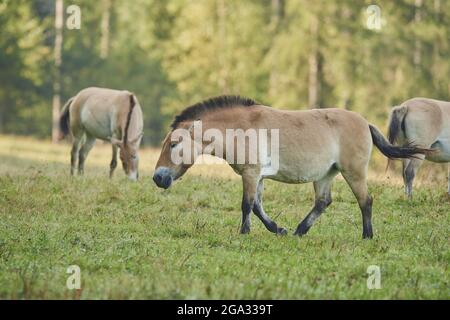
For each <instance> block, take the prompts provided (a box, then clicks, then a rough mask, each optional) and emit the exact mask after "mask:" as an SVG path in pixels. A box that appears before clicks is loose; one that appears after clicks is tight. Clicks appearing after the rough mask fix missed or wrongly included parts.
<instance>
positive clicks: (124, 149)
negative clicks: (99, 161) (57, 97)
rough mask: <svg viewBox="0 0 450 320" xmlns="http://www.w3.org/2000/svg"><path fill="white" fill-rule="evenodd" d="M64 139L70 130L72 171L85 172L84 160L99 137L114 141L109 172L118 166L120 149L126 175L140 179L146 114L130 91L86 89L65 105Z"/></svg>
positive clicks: (133, 178)
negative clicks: (143, 114)
mask: <svg viewBox="0 0 450 320" xmlns="http://www.w3.org/2000/svg"><path fill="white" fill-rule="evenodd" d="M59 124H60V130H61V133H62V136H61V138H63V137H64V136H66V135H67V134H68V133H69V131H70V132H71V133H72V136H73V146H72V151H71V171H70V172H71V174H72V175H73V174H74V173H75V168H76V165H77V160H78V173H79V174H83V171H84V162H85V160H86V157H87V155H88V153H89V151H90V150H91V149H92V147H93V146H94V143H95V139H101V140H105V141H110V142H111V143H112V160H111V164H110V172H109V175H110V177H112V175H113V173H114V170H115V168H116V167H117V149H118V148H119V149H120V160H121V161H122V166H123V169H124V171H125V174H126V175H127V176H128V178H129V179H130V180H133V181H136V180H137V179H138V176H139V173H138V165H139V155H138V151H139V145H140V143H141V140H142V136H143V127H144V124H143V117H142V110H141V107H140V105H139V101H138V100H137V98H136V96H135V95H134V94H133V93H131V92H128V91H119V90H112V89H104V88H86V89H83V90H81V91H80V92H79V93H78V94H77V95H76V96H75V97H72V98H71V99H69V101H68V102H67V103H66V104H65V105H64V107H63V109H62V113H61V118H60V122H59Z"/></svg>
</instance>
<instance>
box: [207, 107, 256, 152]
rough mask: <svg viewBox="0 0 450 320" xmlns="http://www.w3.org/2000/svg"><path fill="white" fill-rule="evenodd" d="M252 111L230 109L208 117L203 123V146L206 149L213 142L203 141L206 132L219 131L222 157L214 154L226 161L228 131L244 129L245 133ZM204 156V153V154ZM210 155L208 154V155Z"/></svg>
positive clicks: (215, 112) (216, 112)
mask: <svg viewBox="0 0 450 320" xmlns="http://www.w3.org/2000/svg"><path fill="white" fill-rule="evenodd" d="M249 115H250V111H249V110H246V109H244V108H229V109H224V110H219V111H214V113H211V114H208V115H206V116H205V117H204V118H203V119H200V120H201V121H202V146H203V150H204V149H205V147H207V146H209V145H211V144H212V143H213V142H212V141H205V140H204V139H203V137H204V135H205V132H207V131H208V130H210V129H214V130H218V131H219V132H220V134H221V135H222V150H223V152H222V155H219V154H213V155H214V156H216V157H219V158H221V159H224V160H226V159H225V156H226V148H227V141H226V130H227V129H243V130H244V131H245V130H247V129H248V128H249V121H248V117H249ZM203 154H204V153H203ZM207 154H208V153H207Z"/></svg>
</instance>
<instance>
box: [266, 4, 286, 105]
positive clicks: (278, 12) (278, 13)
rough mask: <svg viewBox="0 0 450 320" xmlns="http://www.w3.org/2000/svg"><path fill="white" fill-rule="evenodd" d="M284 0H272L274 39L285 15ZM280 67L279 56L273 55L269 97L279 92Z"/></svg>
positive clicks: (272, 30) (272, 32) (271, 19)
mask: <svg viewBox="0 0 450 320" xmlns="http://www.w3.org/2000/svg"><path fill="white" fill-rule="evenodd" d="M283 1H284V0H272V7H271V11H272V12H271V18H270V31H271V34H272V40H273V39H274V38H275V36H276V34H277V30H278V26H279V25H280V22H281V19H282V17H283ZM277 70H278V67H277V57H276V56H272V61H271V67H270V75H269V97H270V98H271V99H273V98H274V97H275V96H276V94H277V91H278V90H277V87H278V71H277Z"/></svg>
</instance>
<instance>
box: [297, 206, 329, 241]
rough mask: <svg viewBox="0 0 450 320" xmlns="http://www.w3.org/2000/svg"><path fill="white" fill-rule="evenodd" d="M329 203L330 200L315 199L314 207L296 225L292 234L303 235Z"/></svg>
mask: <svg viewBox="0 0 450 320" xmlns="http://www.w3.org/2000/svg"><path fill="white" fill-rule="evenodd" d="M330 204H331V200H324V199H319V200H316V202H315V204H314V207H313V208H312V210H311V211H310V212H309V213H308V215H307V216H306V218H305V219H303V221H302V222H301V223H300V224H299V225H298V227H297V230H296V231H295V232H294V235H297V236H302V235H305V234H306V233H307V232H308V230H309V229H310V228H311V226H312V225H313V223H314V221H316V219H317V218H318V217H319V216H320V215H321V214H322V212H324V211H325V209H326V208H327V207H328V206H329V205H330Z"/></svg>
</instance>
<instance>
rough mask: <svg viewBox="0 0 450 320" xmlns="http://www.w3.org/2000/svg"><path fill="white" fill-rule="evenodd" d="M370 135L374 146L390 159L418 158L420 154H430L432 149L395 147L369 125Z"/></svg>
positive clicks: (411, 146)
mask: <svg viewBox="0 0 450 320" xmlns="http://www.w3.org/2000/svg"><path fill="white" fill-rule="evenodd" d="M369 129H370V133H371V135H372V141H373V143H374V145H375V146H376V147H377V148H378V149H379V150H380V151H381V153H383V154H384V155H385V156H386V157H388V158H389V159H402V158H403V159H405V158H406V159H411V158H417V155H418V154H425V155H427V154H430V153H431V152H433V150H431V149H425V148H419V147H417V146H415V145H412V144H408V145H406V146H394V145H392V144H391V143H390V142H389V141H387V140H386V138H385V137H384V136H383V134H382V133H381V132H380V130H378V129H377V128H376V127H375V126H373V125H371V124H369Z"/></svg>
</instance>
